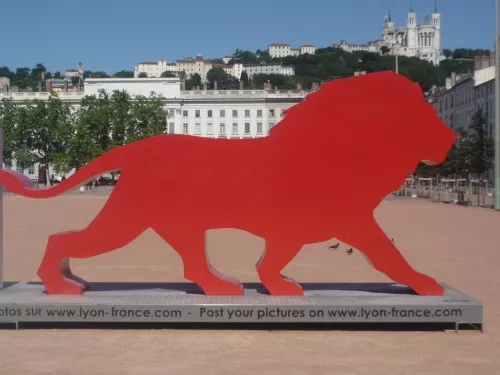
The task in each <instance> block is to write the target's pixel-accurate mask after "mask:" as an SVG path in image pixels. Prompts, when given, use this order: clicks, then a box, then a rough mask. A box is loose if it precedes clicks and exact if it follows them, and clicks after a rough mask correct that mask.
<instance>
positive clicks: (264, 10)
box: [0, 0, 495, 73]
mask: <svg viewBox="0 0 500 375" xmlns="http://www.w3.org/2000/svg"><path fill="white" fill-rule="evenodd" d="M409 4H410V0H307V1H298V0H251V1H248V0H247V1H236V0H211V1H207V0H186V1H179V0H176V1H172V0H141V1H130V0H79V1H75V0H38V1H36V0H22V1H20V0H2V1H1V6H0V9H1V15H2V17H1V19H2V27H1V30H2V32H1V33H2V37H1V41H0V66H5V65H7V66H8V67H10V68H11V69H14V68H17V67H24V66H27V67H30V68H31V67H33V66H34V65H35V64H36V63H39V62H41V63H43V64H44V65H45V66H46V67H47V68H48V70H49V71H57V70H59V71H61V72H62V71H64V70H65V69H71V68H76V65H77V63H78V61H79V60H81V61H83V63H84V68H85V69H86V70H94V71H96V70H103V71H105V72H108V73H113V72H116V71H118V70H122V69H126V70H132V69H133V66H134V65H135V64H136V63H137V62H139V61H150V60H153V61H156V60H158V59H159V58H161V57H165V58H166V59H167V60H172V59H178V58H182V57H185V56H194V55H196V54H198V53H199V54H202V55H203V56H204V57H206V58H215V57H219V56H223V55H226V54H231V53H233V52H234V51H235V50H236V48H240V49H249V50H256V49H257V48H261V49H265V48H266V47H267V45H268V44H269V43H273V42H287V43H290V44H291V45H292V46H300V45H301V44H309V43H311V44H315V45H316V46H319V47H325V46H329V45H331V44H332V43H334V42H337V41H339V40H341V39H346V40H348V41H351V42H364V41H367V40H374V39H377V38H378V37H379V35H380V32H381V27H382V25H383V21H384V16H385V15H386V14H387V13H388V9H389V8H390V9H391V10H392V18H393V21H395V23H396V25H397V26H404V25H406V16H407V13H408V9H409ZM413 7H414V8H415V11H416V12H417V18H418V21H419V22H422V21H423V18H424V16H425V15H426V14H430V13H432V11H433V9H434V0H413ZM438 10H439V11H440V13H441V18H442V28H443V31H442V45H443V48H451V49H453V48H460V47H473V48H490V49H492V48H493V44H494V33H495V19H494V0H438ZM472 23H475V24H476V26H472Z"/></svg>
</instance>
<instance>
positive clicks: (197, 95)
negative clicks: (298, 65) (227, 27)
mask: <svg viewBox="0 0 500 375" xmlns="http://www.w3.org/2000/svg"><path fill="white" fill-rule="evenodd" d="M308 93H310V90H302V91H292V90H289V91H286V90H278V91H276V90H268V91H265V90H183V91H181V99H203V98H207V97H210V99H220V100H229V99H231V98H235V99H236V98H241V99H254V98H281V99H286V98H289V99H303V98H304V97H305V96H306V95H307V94H308ZM50 96H51V94H50V93H49V92H43V91H42V92H0V100H2V99H12V100H15V101H23V100H33V99H43V100H47V99H48V98H49V97H50ZM55 96H56V97H58V98H59V99H62V100H80V99H82V98H83V97H84V96H85V92H82V91H60V92H57V94H56V95H55ZM168 99H169V98H167V100H168Z"/></svg>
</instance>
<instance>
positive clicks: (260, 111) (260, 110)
mask: <svg viewBox="0 0 500 375" xmlns="http://www.w3.org/2000/svg"><path fill="white" fill-rule="evenodd" d="M257 117H262V109H258V110H257Z"/></svg>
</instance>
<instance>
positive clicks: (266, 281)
mask: <svg viewBox="0 0 500 375" xmlns="http://www.w3.org/2000/svg"><path fill="white" fill-rule="evenodd" d="M301 248H302V244H297V243H296V242H292V241H288V240H287V239H286V237H284V236H283V238H280V237H271V238H267V239H266V248H265V250H264V254H262V256H261V258H260V259H259V261H258V262H257V272H258V274H259V277H260V280H261V282H262V284H263V285H264V286H265V287H266V289H267V290H268V292H269V294H271V295H282V296H302V295H304V291H303V290H302V287H301V286H300V285H299V284H298V283H297V282H295V280H293V279H290V278H287V277H285V276H283V275H282V274H281V270H283V268H285V267H286V265H287V264H288V263H290V262H291V261H292V260H293V258H295V256H296V255H297V254H298V252H299V251H300V249H301Z"/></svg>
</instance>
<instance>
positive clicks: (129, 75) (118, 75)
mask: <svg viewBox="0 0 500 375" xmlns="http://www.w3.org/2000/svg"><path fill="white" fill-rule="evenodd" d="M113 76H114V77H116V78H134V72H133V71H131V70H120V71H119V72H116V73H115V74H114V75H113Z"/></svg>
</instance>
